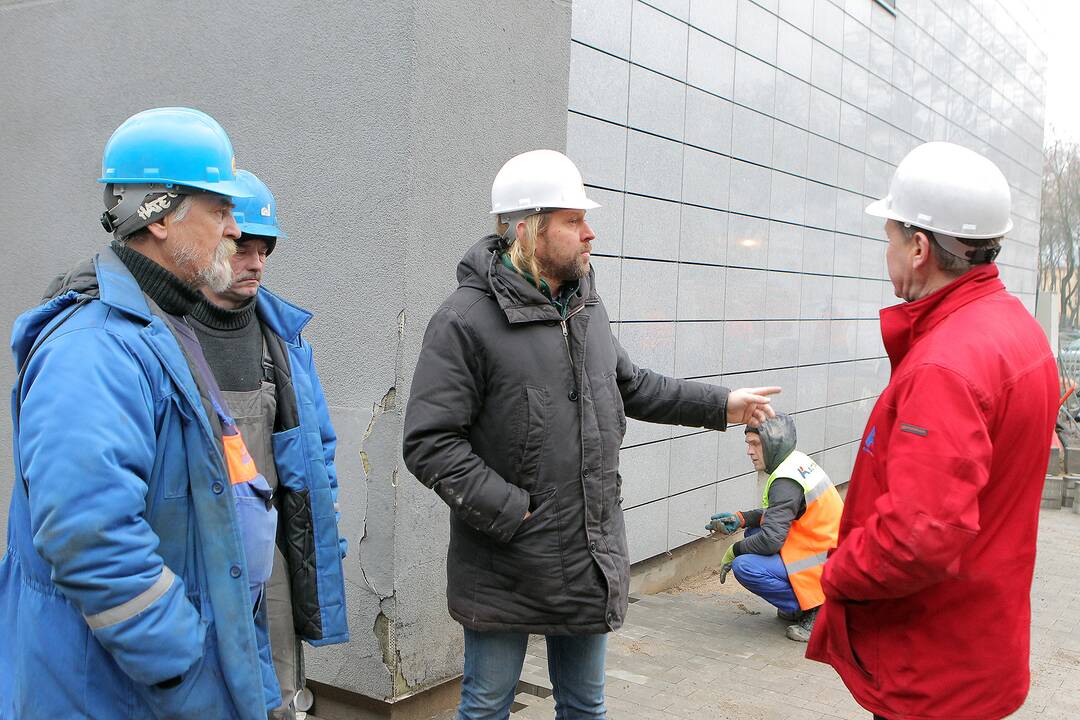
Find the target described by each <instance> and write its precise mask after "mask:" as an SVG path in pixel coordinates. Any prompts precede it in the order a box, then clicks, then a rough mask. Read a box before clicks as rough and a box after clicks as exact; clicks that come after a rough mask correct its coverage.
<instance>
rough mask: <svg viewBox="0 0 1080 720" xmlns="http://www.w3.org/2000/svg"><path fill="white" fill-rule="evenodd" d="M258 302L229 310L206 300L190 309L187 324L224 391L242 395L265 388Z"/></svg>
mask: <svg viewBox="0 0 1080 720" xmlns="http://www.w3.org/2000/svg"><path fill="white" fill-rule="evenodd" d="M255 302H256V298H252V299H251V300H249V301H247V302H246V303H244V304H243V305H241V306H240V307H239V308H237V309H236V310H229V309H227V308H223V307H219V306H218V305H214V304H213V303H212V302H210V301H209V300H207V299H206V298H205V297H204V298H202V299H201V300H200V301H199V303H198V304H196V305H195V306H194V307H193V308H192V309H191V314H190V315H189V317H188V321H189V322H190V323H191V327H193V328H194V329H195V334H196V335H198V336H199V343H200V344H201V345H202V347H203V353H204V354H205V355H206V361H207V362H208V363H210V368H211V369H212V370H213V371H214V377H215V378H217V381H218V385H219V386H221V389H222V390H225V391H230V392H232V391H236V392H243V391H248V390H258V389H259V388H260V387H262V380H263V337H262V329H261V328H260V326H259V318H258V316H256V314H255Z"/></svg>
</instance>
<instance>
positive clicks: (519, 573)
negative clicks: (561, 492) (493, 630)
mask: <svg viewBox="0 0 1080 720" xmlns="http://www.w3.org/2000/svg"><path fill="white" fill-rule="evenodd" d="M529 507H530V508H534V509H530V512H531V513H532V514H531V515H530V516H529V519H528V520H525V521H524V522H522V523H521V525H520V526H519V527H518V530H517V532H516V533H514V536H513V537H512V538H511V539H510V542H508V543H506V544H501V545H495V544H493V545H492V546H491V569H492V575H493V578H492V580H493V581H494V582H495V583H496V584H498V585H500V586H501V587H502V589H503V590H511V591H513V592H515V593H518V594H522V595H528V596H532V597H535V598H549V599H550V598H555V597H561V596H562V594H563V591H564V588H565V581H564V578H563V570H562V541H561V536H560V533H561V529H560V527H559V497H558V491H557V490H556V489H555V488H549V489H546V490H542V491H540V492H536V493H532V494H531V495H530V496H529Z"/></svg>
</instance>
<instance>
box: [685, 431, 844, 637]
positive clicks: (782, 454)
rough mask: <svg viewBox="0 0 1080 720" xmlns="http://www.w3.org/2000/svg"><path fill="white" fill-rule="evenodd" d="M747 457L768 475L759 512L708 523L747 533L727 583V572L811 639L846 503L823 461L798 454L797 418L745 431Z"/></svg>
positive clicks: (791, 631)
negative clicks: (828, 559)
mask: <svg viewBox="0 0 1080 720" xmlns="http://www.w3.org/2000/svg"><path fill="white" fill-rule="evenodd" d="M746 454H747V455H749V456H750V461H751V462H752V463H753V464H754V468H755V469H756V470H759V471H764V472H766V473H769V479H768V480H767V481H766V482H765V491H764V492H763V493H762V507H761V509H760V510H756V509H755V510H744V511H742V512H735V513H730V512H722V513H717V514H716V515H713V516H712V521H711V522H710V523H709V524H708V525H706V526H705V528H706V529H707V530H710V531H712V532H717V531H719V532H722V533H724V534H730V533H733V532H735V531H737V530H738V529H739V528H746V529H747V530H746V536H745V537H744V538H743V539H742V540H739V541H738V542H736V543H735V544H733V545H732V546H731V547H729V548H728V549H727V553H725V555H724V559H723V562H722V567H721V571H720V582H724V580H725V579H726V578H727V574H728V572H729V571H730V572H733V573H735V579H736V580H738V581H739V582H740V583H742V585H743V587H745V588H746V589H747V590H749V591H750V592H752V593H754V594H755V595H759V596H761V597H762V598H764V599H765V600H768V601H769V602H770V603H771V604H773V605H775V606H776V615H777V617H779V618H780V619H782V620H787V621H792V622H794V623H795V624H794V625H790V626H788V629H787V636H788V638H790V639H791V640H794V641H796V642H807V641H809V639H810V632H811V631H812V630H813V629H814V619H815V618H816V617H817V611H818V607H820V605H821V604H822V603H823V602H824V601H825V596H824V594H823V593H822V591H821V573H822V570H823V569H824V566H825V558H826V556H827V554H828V552H829V550H830V549H831V548H834V547H836V537H837V533H838V531H839V529H840V515H841V514H842V513H843V511H844V503H843V501H842V500H841V499H840V495H839V493H837V492H836V488H835V487H833V484H832V481H831V480H829V476H828V475H826V474H825V471H824V470H822V469H821V468H820V467H818V465H817V463H815V462H814V461H813V460H811V459H810V458H809V457H807V456H806V455H804V454H803V453H801V452H799V451H798V450H796V449H795V421H794V420H792V419H791V416H790V415H783V414H778V415H777V416H776V417H775V418H770V419H768V420H766V421H765V422H763V423H761V425H759V426H758V427H751V426H749V425H748V426H747V427H746Z"/></svg>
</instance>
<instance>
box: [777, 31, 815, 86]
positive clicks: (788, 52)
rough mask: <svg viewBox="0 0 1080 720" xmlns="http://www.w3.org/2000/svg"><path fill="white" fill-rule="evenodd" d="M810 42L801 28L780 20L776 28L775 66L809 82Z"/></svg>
mask: <svg viewBox="0 0 1080 720" xmlns="http://www.w3.org/2000/svg"><path fill="white" fill-rule="evenodd" d="M812 42H813V41H812V39H811V38H810V36H809V35H808V34H806V33H805V32H803V31H802V30H800V29H798V28H797V27H795V26H794V25H788V24H787V23H786V22H781V23H780V26H779V28H778V30H777V41H776V67H777V68H779V69H780V70H783V71H784V72H786V73H790V74H792V75H794V76H796V77H798V78H801V79H802V80H805V81H807V82H809V81H810V58H811V52H812V50H811V48H812Z"/></svg>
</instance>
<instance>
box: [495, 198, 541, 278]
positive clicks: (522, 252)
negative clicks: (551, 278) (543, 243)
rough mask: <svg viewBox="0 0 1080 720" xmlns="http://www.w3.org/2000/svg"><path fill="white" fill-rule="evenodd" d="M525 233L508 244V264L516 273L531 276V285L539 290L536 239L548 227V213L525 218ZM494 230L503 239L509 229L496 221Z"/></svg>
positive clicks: (504, 224)
mask: <svg viewBox="0 0 1080 720" xmlns="http://www.w3.org/2000/svg"><path fill="white" fill-rule="evenodd" d="M515 222H524V223H525V231H524V232H523V233H521V234H519V235H518V236H517V238H516V239H515V240H514V242H513V243H511V244H510V263H511V264H512V265H513V266H514V269H516V270H517V271H518V272H526V273H528V274H530V275H532V278H533V284H534V285H536V289H537V290H539V289H540V263H538V262H537V261H536V238H537V237H539V236H540V235H543V234H544V232H545V231H546V230H547V227H548V213H534V214H532V215H529V216H528V217H526V218H525V219H524V220H523V221H515ZM496 229H497V230H498V233H499V234H500V235H502V236H503V237H506V231H507V230H509V229H510V226H509V224H507V223H504V222H498V221H496Z"/></svg>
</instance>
